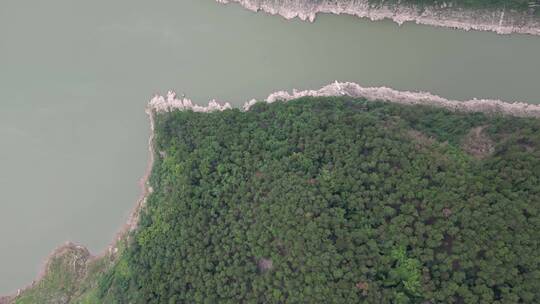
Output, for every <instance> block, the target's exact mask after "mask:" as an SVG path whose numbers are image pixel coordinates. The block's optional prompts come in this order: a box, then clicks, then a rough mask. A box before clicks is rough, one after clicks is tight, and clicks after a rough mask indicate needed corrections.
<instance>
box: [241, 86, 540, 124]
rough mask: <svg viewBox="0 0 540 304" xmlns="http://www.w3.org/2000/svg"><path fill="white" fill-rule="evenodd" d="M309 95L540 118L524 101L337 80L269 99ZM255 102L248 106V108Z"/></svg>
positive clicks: (538, 111)
mask: <svg viewBox="0 0 540 304" xmlns="http://www.w3.org/2000/svg"><path fill="white" fill-rule="evenodd" d="M305 96H313V97H317V96H349V97H355V98H365V99H367V100H371V101H375V100H380V101H388V102H395V103H399V104H407V105H429V106H436V107H442V108H446V109H449V110H453V111H464V112H484V113H491V114H505V115H512V116H519V117H540V105H537V104H528V103H523V102H504V101H501V100H493V99H472V100H466V101H458V100H449V99H446V98H443V97H440V96H437V95H433V94H431V93H427V92H410V91H397V90H394V89H391V88H387V87H362V86H360V85H359V84H356V83H352V82H344V83H341V82H337V81H336V82H334V83H332V84H329V85H327V86H325V87H323V88H321V89H319V90H307V91H296V90H294V91H293V92H292V93H288V92H285V91H279V92H275V93H273V94H271V95H270V96H268V98H267V99H266V101H267V102H270V103H271V102H275V101H280V100H282V101H287V100H292V99H297V98H300V97H305ZM254 102H255V101H250V102H248V103H247V104H246V105H244V109H246V110H247V109H249V107H250V106H251V105H252V104H253V103H254Z"/></svg>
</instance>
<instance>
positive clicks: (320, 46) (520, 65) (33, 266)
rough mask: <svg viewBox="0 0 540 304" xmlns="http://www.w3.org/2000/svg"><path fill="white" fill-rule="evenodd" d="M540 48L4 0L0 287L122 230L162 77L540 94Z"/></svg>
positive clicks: (276, 20) (199, 82)
mask: <svg viewBox="0 0 540 304" xmlns="http://www.w3.org/2000/svg"><path fill="white" fill-rule="evenodd" d="M539 54H540V39H539V38H538V37H532V36H525V35H511V36H498V35H496V34H493V33H487V32H463V31H455V30H449V29H441V28H432V27H428V26H419V25H415V24H405V25H403V26H402V27H398V26H397V25H396V24H394V23H392V22H389V21H381V22H371V21H365V20H360V19H358V18H354V17H350V16H332V15H322V16H320V17H319V18H318V19H317V21H316V22H315V23H313V24H310V23H307V22H301V21H298V20H293V21H286V20H284V19H282V18H280V17H273V16H268V15H265V14H254V13H252V12H249V11H247V10H244V9H242V8H240V7H239V6H237V5H227V6H224V5H220V4H218V3H215V2H214V1H212V0H159V1H128V0H118V1H105V0H95V1H73V0H49V1H27V0H2V3H1V4H0V93H1V97H0V98H1V99H0V140H1V147H2V149H0V190H1V191H2V201H1V203H0V241H1V242H0V294H4V293H7V292H11V291H14V290H16V289H17V288H18V287H22V286H23V285H26V284H28V283H30V282H31V280H32V279H33V278H34V277H35V276H36V275H37V273H38V270H39V269H40V267H41V264H42V262H43V259H44V258H45V257H46V256H47V255H48V254H49V253H50V252H51V251H52V250H53V249H54V248H55V247H57V246H59V245H61V244H62V243H64V242H65V241H68V240H71V241H75V242H78V243H81V244H85V245H87V246H88V247H89V248H90V250H92V251H93V252H94V253H96V252H100V251H101V250H103V249H104V248H105V247H106V246H107V244H108V243H109V242H110V241H111V240H112V238H113V235H114V233H115V232H116V231H117V230H118V229H119V228H120V227H121V225H122V223H123V222H125V220H126V219H127V216H128V213H129V211H130V210H131V209H132V207H133V206H134V204H135V202H136V199H137V197H138V195H139V191H140V190H139V188H138V185H137V182H138V179H139V178H140V177H141V176H142V175H143V173H144V169H145V165H146V162H147V158H148V155H147V149H146V141H147V138H148V135H149V130H148V128H149V126H148V121H147V118H146V116H145V114H144V106H145V104H146V103H147V101H148V99H149V98H150V97H151V96H152V95H153V94H154V93H156V92H160V93H165V92H166V90H168V89H171V88H174V89H177V90H178V92H179V93H183V92H185V93H186V94H187V95H188V96H189V97H191V98H193V100H194V101H195V102H198V103H206V101H207V100H209V99H211V98H214V97H216V98H219V99H221V100H228V101H231V103H232V104H235V105H239V104H242V103H243V102H244V101H246V100H248V99H250V98H252V97H258V98H262V97H265V96H267V95H268V94H269V93H271V92H273V91H275V90H280V89H292V88H299V89H307V88H319V87H320V86H322V85H323V84H327V83H329V82H332V81H334V80H341V81H354V82H358V83H360V84H362V85H364V86H382V85H385V86H391V87H393V88H395V89H400V90H425V91H430V92H432V93H435V94H438V95H441V96H444V97H447V98H454V99H469V98H473V97H489V98H499V99H503V100H511V101H513V100H518V101H525V102H531V103H537V102H539V101H540V89H539V86H538V85H539V79H540V57H539Z"/></svg>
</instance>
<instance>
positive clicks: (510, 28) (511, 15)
mask: <svg viewBox="0 0 540 304" xmlns="http://www.w3.org/2000/svg"><path fill="white" fill-rule="evenodd" d="M216 1H217V2H219V3H223V4H228V3H238V4H240V5H242V6H243V7H245V8H246V9H249V10H251V11H254V12H257V11H264V12H266V13H269V14H272V15H280V16H282V17H284V18H285V19H293V18H296V17H298V18H299V19H301V20H304V21H310V22H313V21H314V20H315V18H316V16H317V14H318V13H330V14H337V15H340V14H347V15H353V16H357V17H360V18H368V19H370V20H372V21H376V20H383V19H390V20H392V21H394V22H395V23H397V24H399V25H402V24H403V23H405V22H415V23H417V24H424V25H431V26H437V27H448V28H453V29H461V30H465V31H469V30H477V31H492V32H496V33H497V34H512V33H518V34H530V35H540V17H538V16H534V14H532V13H527V12H520V11H515V10H506V9H500V10H496V9H465V8H457V7H452V6H449V5H446V4H444V5H442V6H439V7H419V6H414V5H405V4H398V5H392V4H381V5H378V6H375V5H373V4H370V3H369V0H354V1H352V0H339V1H327V0H325V1H312V0H295V1H279V0H216ZM381 3H383V2H381Z"/></svg>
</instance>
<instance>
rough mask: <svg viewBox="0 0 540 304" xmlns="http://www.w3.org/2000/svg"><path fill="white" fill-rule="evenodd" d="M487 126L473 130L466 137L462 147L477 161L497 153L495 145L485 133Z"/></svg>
mask: <svg viewBox="0 0 540 304" xmlns="http://www.w3.org/2000/svg"><path fill="white" fill-rule="evenodd" d="M485 128H486V126H480V127H475V128H472V129H471V130H470V131H469V133H468V134H467V135H466V136H465V138H464V139H463V141H462V143H461V147H462V148H463V150H464V151H465V152H467V153H468V154H470V155H472V156H473V157H474V158H476V159H484V158H486V157H489V156H490V155H491V154H493V152H494V151H495V143H494V142H493V140H492V139H491V138H489V136H488V135H487V134H486V133H485V131H484V130H485Z"/></svg>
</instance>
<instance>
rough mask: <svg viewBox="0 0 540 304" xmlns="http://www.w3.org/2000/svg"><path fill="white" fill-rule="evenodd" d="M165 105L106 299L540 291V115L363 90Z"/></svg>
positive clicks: (524, 296) (387, 297) (515, 295)
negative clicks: (152, 159) (147, 187)
mask: <svg viewBox="0 0 540 304" xmlns="http://www.w3.org/2000/svg"><path fill="white" fill-rule="evenodd" d="M156 119H157V121H156V123H157V130H156V140H155V147H156V158H157V160H156V163H155V166H154V170H153V175H152V177H151V184H152V186H153V189H154V192H153V194H152V195H151V196H150V197H149V199H148V205H147V209H146V211H145V212H144V214H143V216H142V218H141V225H140V228H139V229H138V230H137V231H136V232H135V234H134V235H133V237H132V244H130V245H129V247H128V248H127V249H126V250H125V252H124V253H123V256H122V257H121V259H120V261H119V262H118V264H117V265H116V267H114V270H113V271H111V272H108V273H106V274H105V275H103V277H102V278H101V281H100V287H99V292H98V297H100V298H101V299H102V301H103V302H107V303H128V302H131V303H426V302H427V303H539V302H540V290H539V287H540V265H539V263H540V255H539V254H538V252H539V242H540V234H539V233H538V231H540V214H539V211H540V121H538V120H535V119H524V118H512V117H498V116H495V117H493V116H486V115H484V114H478V113H476V114H465V113H453V112H450V111H447V110H443V109H435V108H430V107H420V106H400V105H395V104H390V103H382V102H366V101H364V100H358V99H357V100H351V99H350V98H317V99H314V98H304V99H300V100H296V101H292V102H288V103H274V104H270V105H269V104H265V103H259V104H256V105H255V106H254V107H253V108H252V109H251V110H250V111H248V112H241V111H239V110H236V109H235V110H227V111H224V112H216V113H194V112H191V111H186V112H180V111H177V112H173V113H165V114H159V115H157V117H156Z"/></svg>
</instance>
